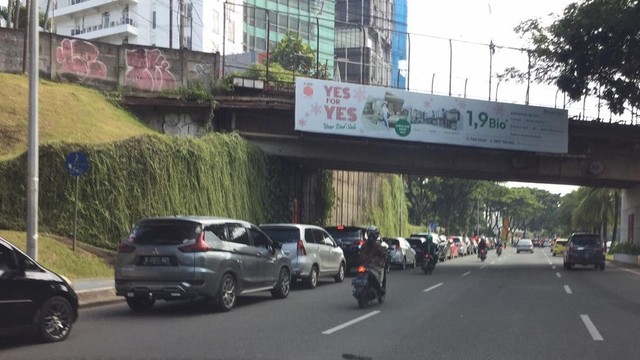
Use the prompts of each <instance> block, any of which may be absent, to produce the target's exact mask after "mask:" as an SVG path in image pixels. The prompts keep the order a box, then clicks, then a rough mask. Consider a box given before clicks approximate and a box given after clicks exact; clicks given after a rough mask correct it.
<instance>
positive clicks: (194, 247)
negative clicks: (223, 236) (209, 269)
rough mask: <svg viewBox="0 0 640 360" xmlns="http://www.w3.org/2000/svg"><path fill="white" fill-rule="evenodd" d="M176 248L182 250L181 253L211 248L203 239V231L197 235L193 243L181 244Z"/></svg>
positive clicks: (205, 250)
mask: <svg viewBox="0 0 640 360" xmlns="http://www.w3.org/2000/svg"><path fill="white" fill-rule="evenodd" d="M178 250H180V251H182V252H183V253H195V252H207V251H209V250H211V246H209V244H207V242H206V241H205V239H204V232H201V233H200V236H198V238H197V239H196V242H195V243H194V244H190V245H185V246H181V247H179V248H178Z"/></svg>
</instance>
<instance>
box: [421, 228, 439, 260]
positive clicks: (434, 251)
mask: <svg viewBox="0 0 640 360" xmlns="http://www.w3.org/2000/svg"><path fill="white" fill-rule="evenodd" d="M422 252H423V254H424V253H427V254H429V255H431V261H437V260H438V259H439V256H440V251H439V249H438V244H437V243H436V242H434V240H433V235H431V234H429V235H427V241H425V242H424V243H422Z"/></svg>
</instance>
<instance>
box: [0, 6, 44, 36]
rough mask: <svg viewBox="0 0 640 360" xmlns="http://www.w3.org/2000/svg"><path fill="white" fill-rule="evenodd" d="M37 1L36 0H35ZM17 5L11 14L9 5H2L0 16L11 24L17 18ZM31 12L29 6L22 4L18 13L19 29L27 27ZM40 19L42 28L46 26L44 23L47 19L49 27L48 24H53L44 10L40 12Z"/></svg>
mask: <svg viewBox="0 0 640 360" xmlns="http://www.w3.org/2000/svg"><path fill="white" fill-rule="evenodd" d="M34 1H35V0H34ZM15 9H16V8H15V7H14V8H12V9H11V14H9V7H6V6H0V18H2V19H4V20H5V21H7V24H10V23H12V22H13V20H14V19H15ZM28 14H29V12H28V11H27V7H26V6H20V9H19V13H18V29H21V30H24V29H26V28H27V25H28V24H29V19H28V18H29V15H28ZM9 16H11V20H10V21H9ZM38 19H39V20H38V21H39V25H40V27H41V28H45V26H44V24H45V21H46V22H47V28H48V26H49V25H50V24H51V20H50V19H46V20H45V14H44V13H43V12H40V14H39V15H38Z"/></svg>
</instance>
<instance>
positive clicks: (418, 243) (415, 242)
mask: <svg viewBox="0 0 640 360" xmlns="http://www.w3.org/2000/svg"><path fill="white" fill-rule="evenodd" d="M407 241H408V242H409V244H411V247H412V248H414V249H415V248H418V247H420V246H422V241H421V240H420V239H407Z"/></svg>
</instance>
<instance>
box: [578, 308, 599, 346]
mask: <svg viewBox="0 0 640 360" xmlns="http://www.w3.org/2000/svg"><path fill="white" fill-rule="evenodd" d="M580 318H581V319H582V322H583V323H584V326H586V327H587V330H588V331H589V334H591V338H592V339H593V341H604V339H603V338H602V335H600V332H599V331H598V329H597V328H596V326H595V325H593V322H592V321H591V319H590V318H589V315H586V314H581V315H580Z"/></svg>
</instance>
